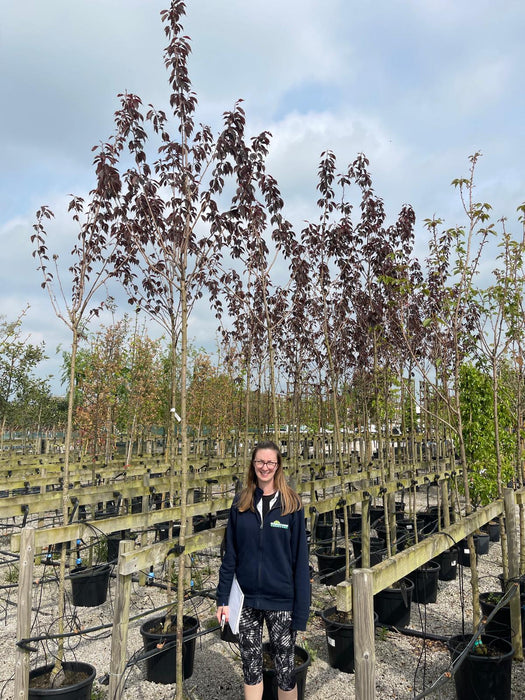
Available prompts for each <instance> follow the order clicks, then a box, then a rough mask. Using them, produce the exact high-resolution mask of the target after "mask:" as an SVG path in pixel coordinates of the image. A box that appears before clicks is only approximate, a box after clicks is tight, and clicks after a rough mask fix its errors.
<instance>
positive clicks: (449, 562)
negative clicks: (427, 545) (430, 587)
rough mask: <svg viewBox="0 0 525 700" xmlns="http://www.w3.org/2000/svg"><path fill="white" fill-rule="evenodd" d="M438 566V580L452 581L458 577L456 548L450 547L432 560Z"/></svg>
mask: <svg viewBox="0 0 525 700" xmlns="http://www.w3.org/2000/svg"><path fill="white" fill-rule="evenodd" d="M434 561H436V562H437V563H438V564H439V567H440V568H439V580H440V581H454V580H455V578H456V576H457V575H458V548H457V547H451V548H450V549H447V550H445V551H444V552H441V554H438V556H437V557H436V558H435V559H434Z"/></svg>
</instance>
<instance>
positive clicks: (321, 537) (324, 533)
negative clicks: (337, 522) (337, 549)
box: [315, 511, 334, 544]
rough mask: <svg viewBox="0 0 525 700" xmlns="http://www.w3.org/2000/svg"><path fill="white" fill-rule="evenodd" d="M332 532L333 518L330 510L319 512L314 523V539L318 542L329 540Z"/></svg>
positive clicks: (324, 542) (323, 542)
mask: <svg viewBox="0 0 525 700" xmlns="http://www.w3.org/2000/svg"><path fill="white" fill-rule="evenodd" d="M333 533H334V518H333V513H332V511H328V513H321V514H320V515H319V517H318V519H317V522H316V524H315V539H316V541H317V542H318V544H326V543H328V542H331V540H332V537H333Z"/></svg>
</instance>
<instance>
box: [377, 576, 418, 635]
mask: <svg viewBox="0 0 525 700" xmlns="http://www.w3.org/2000/svg"><path fill="white" fill-rule="evenodd" d="M413 590H414V584H413V583H412V581H411V580H410V579H408V578H404V579H403V580H402V581H401V585H400V587H399V588H384V589H383V590H382V591H379V592H378V593H376V594H375V596H374V611H375V612H376V613H377V619H378V623H379V624H380V625H381V624H383V625H392V626H394V627H406V626H407V625H409V624H410V606H411V603H412V592H413Z"/></svg>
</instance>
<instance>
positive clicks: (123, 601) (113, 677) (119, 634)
mask: <svg viewBox="0 0 525 700" xmlns="http://www.w3.org/2000/svg"><path fill="white" fill-rule="evenodd" d="M134 546H135V544H134V542H133V540H121V541H120V544H119V550H118V553H119V560H118V566H117V585H116V590H115V614H114V616H113V620H114V622H113V632H112V634H111V662H110V667H109V668H110V673H109V691H108V698H109V700H119V699H120V698H121V697H122V694H123V692H124V688H123V686H122V676H123V673H124V669H125V667H126V653H127V642H128V625H129V602H130V598H131V577H132V574H126V575H123V574H121V573H120V570H119V567H120V555H121V554H124V552H130V551H132V550H133V548H134Z"/></svg>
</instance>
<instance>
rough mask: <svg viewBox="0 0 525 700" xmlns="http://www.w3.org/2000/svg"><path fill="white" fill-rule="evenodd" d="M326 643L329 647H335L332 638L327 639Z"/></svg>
mask: <svg viewBox="0 0 525 700" xmlns="http://www.w3.org/2000/svg"><path fill="white" fill-rule="evenodd" d="M326 641H327V642H328V644H329V645H330V646H331V647H335V639H333V638H332V637H327V638H326Z"/></svg>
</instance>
